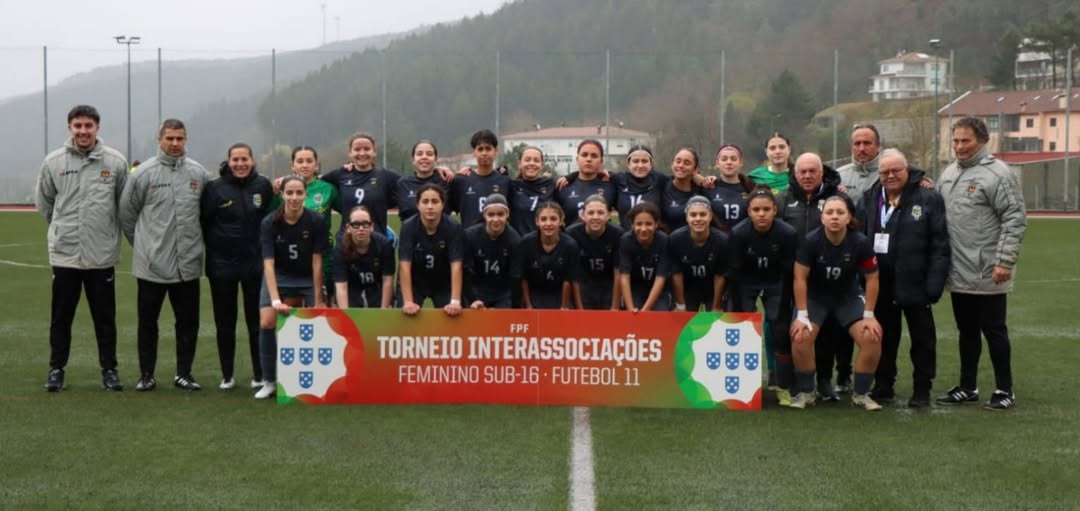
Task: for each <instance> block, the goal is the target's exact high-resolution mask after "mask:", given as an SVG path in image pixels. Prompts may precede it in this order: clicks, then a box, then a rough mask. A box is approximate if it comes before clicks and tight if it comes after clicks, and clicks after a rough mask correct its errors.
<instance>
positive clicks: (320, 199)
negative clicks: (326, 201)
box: [315, 193, 322, 205]
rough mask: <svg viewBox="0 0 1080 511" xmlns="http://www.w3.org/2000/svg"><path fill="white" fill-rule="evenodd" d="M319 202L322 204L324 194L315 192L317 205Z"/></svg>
mask: <svg viewBox="0 0 1080 511" xmlns="http://www.w3.org/2000/svg"><path fill="white" fill-rule="evenodd" d="M319 204H322V194H321V193H316V194H315V205H319Z"/></svg>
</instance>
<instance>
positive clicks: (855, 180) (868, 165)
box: [836, 152, 881, 202]
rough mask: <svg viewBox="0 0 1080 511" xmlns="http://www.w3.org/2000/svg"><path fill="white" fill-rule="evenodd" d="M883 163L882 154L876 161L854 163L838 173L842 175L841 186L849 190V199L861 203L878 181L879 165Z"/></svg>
mask: <svg viewBox="0 0 1080 511" xmlns="http://www.w3.org/2000/svg"><path fill="white" fill-rule="evenodd" d="M880 163H881V153H880V152H879V153H878V154H877V156H874V159H872V160H870V161H868V162H864V163H859V162H857V161H853V162H851V163H848V164H847V165H844V166H842V167H840V168H838V169H836V172H837V173H838V174H840V185H841V186H843V187H844V188H846V189H847V194H848V196H849V197H851V198H852V199H854V200H855V202H859V201H860V199H861V198H862V196H863V194H864V193H866V191H867V190H869V189H870V187H871V186H873V185H874V183H876V182H877V181H878V164H880Z"/></svg>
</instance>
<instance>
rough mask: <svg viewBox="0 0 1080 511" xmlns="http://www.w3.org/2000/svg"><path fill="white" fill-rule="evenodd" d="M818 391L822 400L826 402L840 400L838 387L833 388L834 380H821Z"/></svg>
mask: <svg viewBox="0 0 1080 511" xmlns="http://www.w3.org/2000/svg"><path fill="white" fill-rule="evenodd" d="M817 393H818V395H819V396H821V401H822V402H825V403H828V402H830V401H839V400H840V396H839V395H838V394H837V393H836V389H834V388H833V385H832V382H829V381H819V382H818V386H817Z"/></svg>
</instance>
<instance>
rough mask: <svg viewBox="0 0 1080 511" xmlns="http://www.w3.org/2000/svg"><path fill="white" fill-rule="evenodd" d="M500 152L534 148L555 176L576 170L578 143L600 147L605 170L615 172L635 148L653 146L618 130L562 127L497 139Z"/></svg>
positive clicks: (646, 138) (639, 134)
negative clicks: (590, 142) (591, 141)
mask: <svg viewBox="0 0 1080 511" xmlns="http://www.w3.org/2000/svg"><path fill="white" fill-rule="evenodd" d="M500 138H501V140H500V141H499V143H500V144H502V148H503V152H507V153H508V152H511V151H513V150H514V148H515V147H517V146H519V145H522V144H524V145H527V146H534V147H537V148H539V149H540V150H541V151H543V153H544V162H545V163H547V164H548V165H550V166H551V167H552V168H553V169H555V172H557V173H559V174H563V175H564V174H568V173H570V172H573V171H575V170H577V160H576V158H575V157H576V156H577V147H578V144H580V143H581V141H582V140H586V139H590V138H591V139H596V140H597V141H599V142H600V143H601V144H602V145H604V162H605V163H606V164H607V166H608V168H615V167H616V166H618V165H619V164H620V163H621V162H623V161H624V160H626V155H627V153H628V152H629V149H630V148H631V147H633V146H635V145H638V144H645V145H648V146H650V147H651V146H652V145H653V137H652V135H650V134H648V133H646V132H644V131H637V130H631V129H626V128H622V127H614V128H611V130H610V133H609V132H608V130H607V129H606V128H605V127H604V126H564V127H558V128H543V129H537V130H535V131H523V132H520V133H510V134H508V135H503V136H502V137H500Z"/></svg>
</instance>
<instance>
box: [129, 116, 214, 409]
mask: <svg viewBox="0 0 1080 511" xmlns="http://www.w3.org/2000/svg"><path fill="white" fill-rule="evenodd" d="M158 144H159V145H160V147H161V150H160V151H158V155H157V156H156V157H154V158H151V159H149V160H147V161H146V162H145V163H143V164H142V165H139V168H138V169H136V172H135V173H134V174H132V176H131V179H130V181H129V182H128V184H127V186H126V187H125V188H124V195H123V197H122V198H121V200H120V225H121V228H122V229H123V231H124V235H125V236H127V238H128V240H129V241H130V242H131V244H132V246H133V247H134V250H133V251H132V263H131V271H132V273H134V274H135V278H136V279H138V284H139V289H138V318H139V321H138V322H139V327H138V330H139V334H138V337H139V371H140V372H141V373H142V375H141V376H140V378H139V383H138V384H136V385H135V390H138V391H147V390H153V389H154V388H155V387H156V386H157V380H155V379H154V369H155V368H156V365H157V345H158V317H159V316H160V315H161V306H162V303H163V302H164V301H165V295H166V294H167V295H168V296H169V303H170V304H171V305H172V308H173V314H174V315H175V316H176V377H175V378H173V383H174V384H175V385H176V386H177V387H179V388H182V389H186V390H199V389H200V386H199V384H198V383H196V382H195V379H194V378H193V377H192V376H191V364H192V361H193V360H194V358H195V341H196V339H197V338H198V335H199V277H201V276H202V255H203V239H202V228H201V225H200V223H199V198H200V195H201V194H202V191H203V188H204V187H205V186H206V183H207V182H208V181H209V180H210V174H209V173H208V172H207V171H206V169H205V168H203V166H202V165H199V164H198V162H196V161H194V160H192V159H190V158H187V157H186V156H184V154H185V147H186V145H187V130H186V129H185V128H184V123H182V122H180V121H179V120H177V119H167V120H166V121H165V122H164V123H162V125H161V130H160V131H159V133H158Z"/></svg>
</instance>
